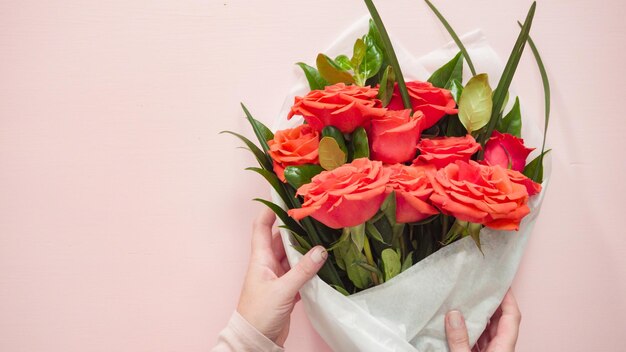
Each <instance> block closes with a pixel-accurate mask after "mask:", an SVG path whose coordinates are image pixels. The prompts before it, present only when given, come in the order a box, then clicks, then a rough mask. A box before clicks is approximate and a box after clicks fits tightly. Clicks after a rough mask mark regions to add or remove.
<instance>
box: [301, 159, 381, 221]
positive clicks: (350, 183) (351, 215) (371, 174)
mask: <svg viewBox="0 0 626 352" xmlns="http://www.w3.org/2000/svg"><path fill="white" fill-rule="evenodd" d="M389 173H390V171H389V170H387V169H385V168H383V163H381V162H380V161H372V160H369V159H367V158H360V159H356V160H354V161H352V162H351V163H350V164H344V165H342V166H340V167H338V168H336V169H334V170H332V171H324V172H322V173H321V174H319V175H317V176H315V177H313V179H312V180H311V183H308V184H306V185H303V186H302V187H300V188H298V192H297V194H298V195H301V196H303V197H304V203H303V204H302V207H301V208H299V209H291V210H289V215H290V216H291V217H292V218H294V219H296V220H300V219H302V218H304V217H306V216H311V217H313V218H314V219H315V220H317V221H319V222H321V223H323V224H324V225H326V226H328V227H331V228H334V229H339V228H343V227H352V226H357V225H360V224H362V223H364V222H365V221H367V220H369V219H370V218H372V217H373V216H374V215H375V214H376V212H377V211H378V209H380V206H381V205H382V203H383V201H384V200H385V195H386V190H387V182H388V181H389Z"/></svg>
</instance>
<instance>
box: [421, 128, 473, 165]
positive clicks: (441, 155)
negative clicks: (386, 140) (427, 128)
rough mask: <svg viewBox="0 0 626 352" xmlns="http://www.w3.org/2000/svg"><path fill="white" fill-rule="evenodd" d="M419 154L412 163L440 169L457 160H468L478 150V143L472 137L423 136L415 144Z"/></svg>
mask: <svg viewBox="0 0 626 352" xmlns="http://www.w3.org/2000/svg"><path fill="white" fill-rule="evenodd" d="M417 149H419V150H420V152H421V154H420V155H419V156H418V157H417V158H416V159H415V160H413V164H414V165H424V164H430V165H434V166H435V167H436V168H437V169H441V168H442V167H445V166H446V165H448V164H451V163H454V162H455V161H457V160H464V161H469V160H470V158H471V157H472V155H474V153H476V152H477V151H479V150H480V144H478V143H477V142H476V140H475V139H474V137H472V136H471V135H469V134H468V135H467V136H465V137H440V138H433V139H428V138H424V139H422V140H421V141H420V143H419V144H418V145H417Z"/></svg>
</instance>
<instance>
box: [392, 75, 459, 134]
mask: <svg viewBox="0 0 626 352" xmlns="http://www.w3.org/2000/svg"><path fill="white" fill-rule="evenodd" d="M406 88H407V90H408V91H409V96H410V97H411V106H412V107H413V110H415V111H417V110H419V111H422V112H423V113H424V116H425V117H426V118H425V119H424V122H423V123H422V130H425V129H428V128H430V127H432V126H434V125H435V124H436V123H437V121H439V119H441V118H442V117H443V116H444V115H453V114H456V113H458V110H457V109H456V108H455V107H456V102H455V101H454V98H453V97H452V93H450V91H449V90H447V89H443V88H437V87H435V86H433V85H432V84H431V83H429V82H420V81H412V82H407V83H406ZM387 109H389V110H402V109H404V104H403V102H402V96H401V95H400V89H399V88H398V84H396V86H395V88H394V90H393V96H392V98H391V101H390V102H389V105H387Z"/></svg>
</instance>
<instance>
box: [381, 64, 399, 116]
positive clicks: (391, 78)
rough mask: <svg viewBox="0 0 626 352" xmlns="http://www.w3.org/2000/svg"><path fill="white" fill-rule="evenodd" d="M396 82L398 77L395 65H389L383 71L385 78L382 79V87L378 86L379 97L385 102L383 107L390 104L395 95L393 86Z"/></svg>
mask: <svg viewBox="0 0 626 352" xmlns="http://www.w3.org/2000/svg"><path fill="white" fill-rule="evenodd" d="M395 83H396V77H395V75H394V73H393V67H391V66H387V68H386V69H385V71H384V73H383V78H382V79H381V81H380V87H379V88H378V99H380V101H381V102H382V103H383V107H387V105H389V102H390V101H391V98H392V97H393V87H394V84H395Z"/></svg>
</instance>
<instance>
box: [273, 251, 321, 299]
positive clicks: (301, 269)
mask: <svg viewBox="0 0 626 352" xmlns="http://www.w3.org/2000/svg"><path fill="white" fill-rule="evenodd" d="M326 258H328V252H327V251H326V248H324V247H322V246H315V247H313V248H312V249H311V250H310V251H309V252H308V253H307V254H305V255H304V257H302V259H300V261H299V262H298V264H296V266H294V267H293V268H291V270H289V271H288V272H286V273H285V275H283V276H282V277H281V278H280V280H281V281H282V284H283V285H284V286H283V287H284V290H285V292H286V293H288V294H289V296H290V297H294V296H295V295H296V294H297V293H298V291H299V290H300V288H301V287H302V286H303V285H304V284H305V283H306V282H307V281H309V280H310V279H311V278H313V277H314V276H315V275H316V274H317V272H318V271H319V270H320V269H321V268H322V266H323V265H324V262H325V261H326Z"/></svg>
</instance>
